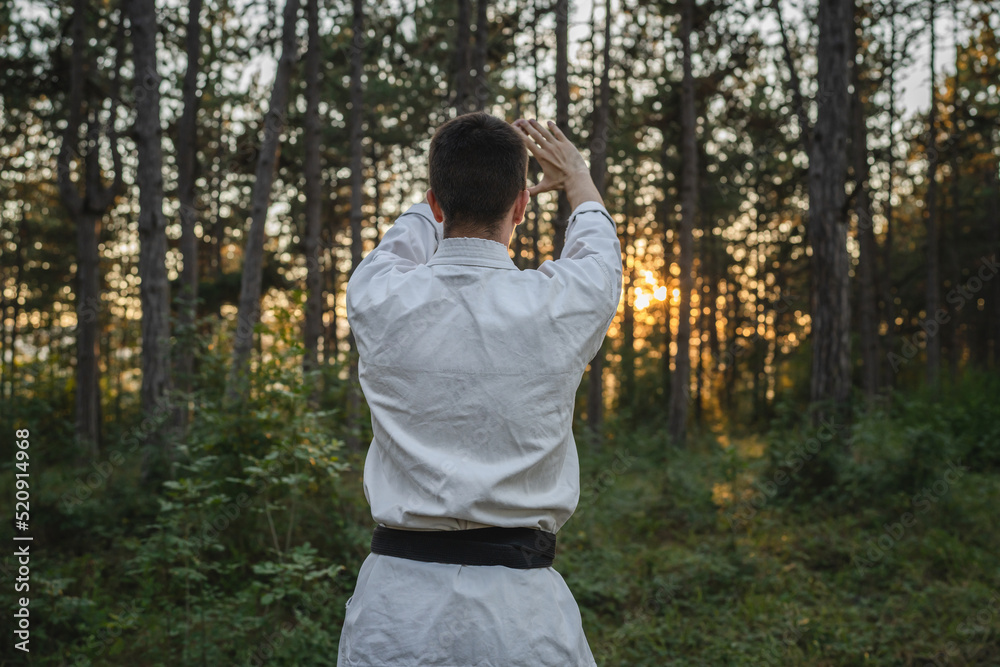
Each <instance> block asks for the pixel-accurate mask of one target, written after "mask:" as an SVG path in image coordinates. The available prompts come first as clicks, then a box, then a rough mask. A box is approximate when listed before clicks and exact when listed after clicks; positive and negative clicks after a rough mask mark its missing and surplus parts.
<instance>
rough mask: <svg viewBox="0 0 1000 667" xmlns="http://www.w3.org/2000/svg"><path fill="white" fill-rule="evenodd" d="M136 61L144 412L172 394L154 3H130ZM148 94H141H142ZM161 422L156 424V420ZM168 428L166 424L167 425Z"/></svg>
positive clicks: (150, 448)
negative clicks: (170, 391) (170, 392)
mask: <svg viewBox="0 0 1000 667" xmlns="http://www.w3.org/2000/svg"><path fill="white" fill-rule="evenodd" d="M128 7H129V21H130V22H131V24H132V52H133V57H134V60H135V90H136V91H137V94H136V96H135V97H136V116H135V127H134V135H135V145H136V151H137V152H138V157H139V164H138V167H137V169H136V183H137V184H138V185H139V280H140V287H139V294H140V298H141V302H142V388H141V400H142V412H143V414H144V415H146V417H153V415H154V414H155V413H156V412H157V411H158V410H160V411H162V410H164V409H165V406H164V405H163V404H162V403H163V401H165V400H168V399H169V397H168V396H167V393H168V392H169V390H170V282H169V280H168V279H167V263H166V262H167V220H166V218H165V217H164V215H163V153H162V147H161V134H162V132H163V130H162V127H161V126H160V76H159V74H158V73H157V71H156V7H155V4H154V0H128ZM140 90H141V91H143V92H142V94H138V91H140ZM154 422H155V420H154ZM161 423H162V420H161ZM166 447H167V440H166V438H164V437H163V432H162V430H161V429H160V428H159V427H157V428H155V429H154V432H153V433H151V434H149V439H148V440H147V443H146V451H145V454H144V456H143V469H142V476H143V478H144V479H149V478H151V477H155V476H159V475H160V474H162V472H163V470H164V469H163V468H162V467H161V465H160V464H162V463H164V462H166V461H169V460H170V458H171V457H170V452H168V451H166V449H165V448H166Z"/></svg>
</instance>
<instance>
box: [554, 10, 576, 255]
mask: <svg viewBox="0 0 1000 667" xmlns="http://www.w3.org/2000/svg"><path fill="white" fill-rule="evenodd" d="M555 12H556V125H558V126H559V129H560V130H562V131H563V134H565V135H566V136H567V137H570V138H572V136H573V135H572V134H571V133H570V131H569V0H556V2H555ZM570 213H572V211H570V210H569V200H568V199H566V193H565V192H562V191H560V192H559V205H558V209H556V217H555V220H554V221H553V225H552V226H553V237H552V257H553V259H555V258H558V257H560V256H561V255H562V249H563V244H565V242H566V225H567V224H568V223H569V216H570Z"/></svg>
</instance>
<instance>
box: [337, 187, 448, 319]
mask: <svg viewBox="0 0 1000 667" xmlns="http://www.w3.org/2000/svg"><path fill="white" fill-rule="evenodd" d="M443 236H444V226H443V225H442V224H441V223H440V222H438V221H436V220H435V219H434V214H433V213H432V212H431V207H430V206H429V205H428V204H427V202H420V203H419V204H414V205H413V206H411V207H410V208H409V209H407V211H406V212H405V213H403V214H402V215H401V216H399V217H398V218H396V222H395V223H394V224H393V225H392V227H391V228H390V229H389V231H387V232H386V233H385V236H383V237H382V241H381V242H380V243H379V244H378V247H377V248H375V249H374V250H372V251H371V252H370V253H368V255H367V256H366V257H365V258H364V259H363V260H361V263H360V264H358V266H357V268H356V269H355V270H354V273H353V274H352V275H351V279H350V281H349V282H348V284H347V308H348V315H350V313H351V311H352V310H357V309H358V308H360V307H361V306H362V305H363V304H364V303H372V302H379V301H381V299H382V298H384V296H385V295H386V294H388V293H389V292H390V291H391V288H392V284H393V282H394V279H396V278H398V277H400V276H401V274H404V273H408V272H410V271H412V270H414V269H416V268H417V267H419V266H422V265H424V264H426V263H427V262H428V261H430V259H431V257H433V256H434V252H435V251H436V250H437V247H438V244H439V243H440V242H441V238H442V237H443Z"/></svg>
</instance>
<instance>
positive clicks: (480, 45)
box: [472, 0, 492, 111]
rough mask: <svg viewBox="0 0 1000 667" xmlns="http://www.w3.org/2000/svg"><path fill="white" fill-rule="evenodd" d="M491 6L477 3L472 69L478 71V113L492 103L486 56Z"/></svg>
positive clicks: (476, 94) (476, 85)
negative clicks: (487, 79) (487, 77)
mask: <svg viewBox="0 0 1000 667" xmlns="http://www.w3.org/2000/svg"><path fill="white" fill-rule="evenodd" d="M489 6H490V1H489V0H479V1H478V2H477V3H476V47H475V49H474V50H473V52H472V67H473V69H475V70H476V78H475V82H476V83H475V100H474V102H475V109H476V111H482V110H483V109H484V108H485V107H486V105H487V104H489V103H490V102H492V99H491V98H492V95H491V93H490V89H489V85H488V84H487V81H486V55H487V50H488V47H489V38H490V24H489V19H488V17H487V12H486V10H487V9H488V8H489Z"/></svg>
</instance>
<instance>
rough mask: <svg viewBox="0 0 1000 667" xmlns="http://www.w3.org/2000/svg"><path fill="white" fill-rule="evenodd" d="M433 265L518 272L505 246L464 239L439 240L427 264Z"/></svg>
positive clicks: (481, 240) (491, 242)
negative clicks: (456, 265) (482, 267)
mask: <svg viewBox="0 0 1000 667" xmlns="http://www.w3.org/2000/svg"><path fill="white" fill-rule="evenodd" d="M434 264H460V265H463V266H485V267H488V268H491V269H513V270H515V271H517V270H518V268H517V266H516V265H515V264H514V261H513V260H511V258H510V254H508V252H507V246H505V245H504V244H502V243H499V242H498V241H491V240H489V239H477V238H466V237H453V238H447V239H441V242H440V243H439V244H438V249H437V252H435V253H434V256H433V257H431V259H430V261H429V262H427V265H428V266H431V265H434Z"/></svg>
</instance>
